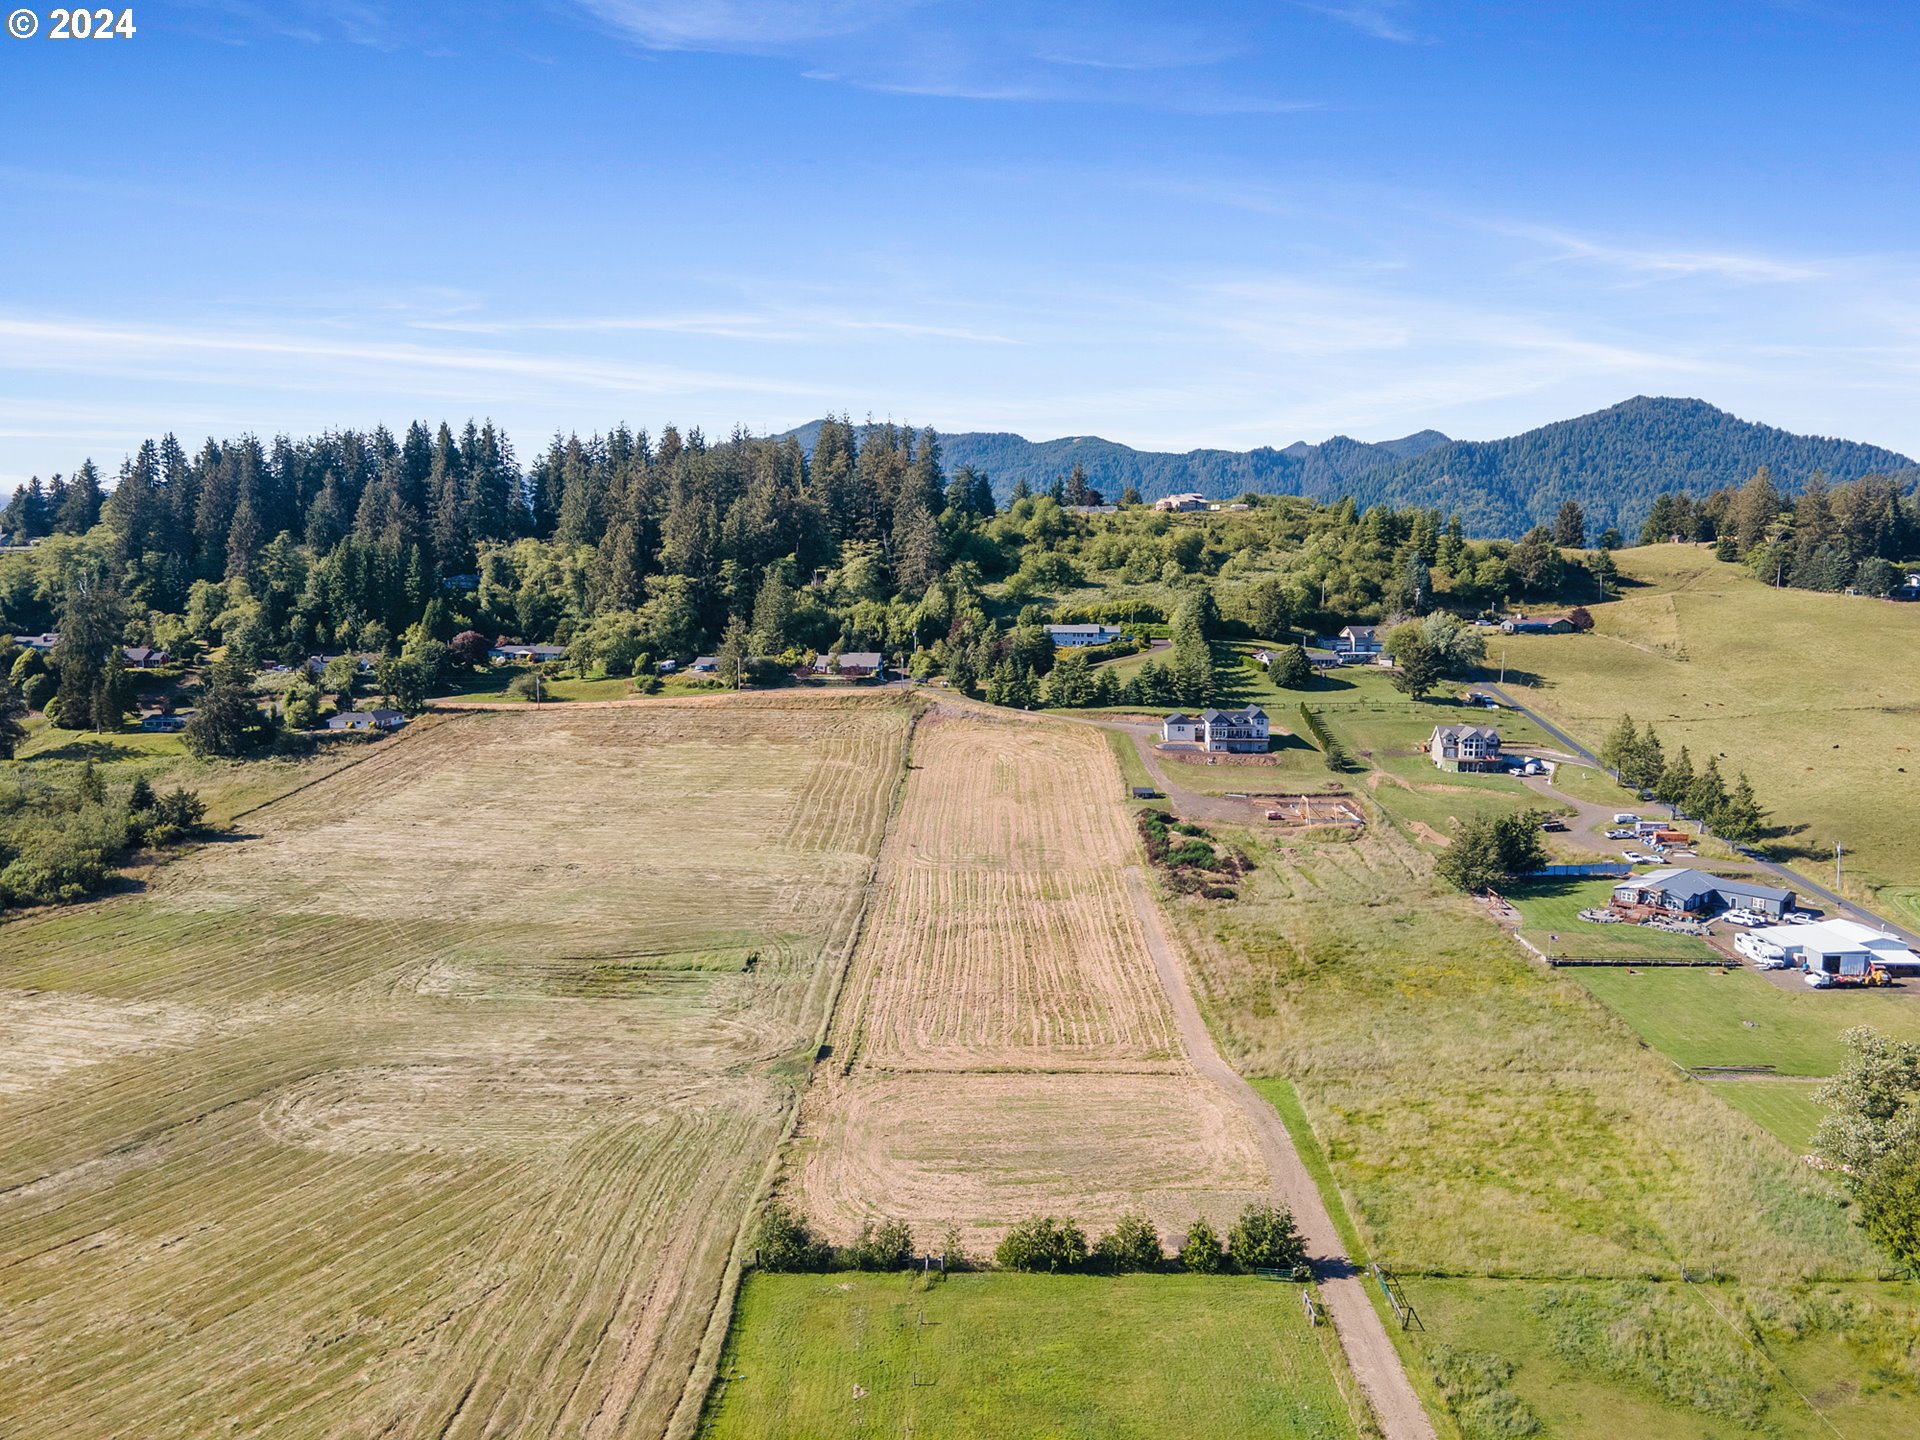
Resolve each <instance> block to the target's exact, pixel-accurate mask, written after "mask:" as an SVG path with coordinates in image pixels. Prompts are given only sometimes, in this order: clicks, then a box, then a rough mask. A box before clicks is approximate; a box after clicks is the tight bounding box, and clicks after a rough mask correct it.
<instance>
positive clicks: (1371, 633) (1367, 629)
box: [1340, 625, 1380, 640]
mask: <svg viewBox="0 0 1920 1440" xmlns="http://www.w3.org/2000/svg"><path fill="white" fill-rule="evenodd" d="M1340 633H1341V634H1342V635H1345V636H1346V637H1347V638H1348V639H1350V640H1372V639H1374V638H1376V637H1377V636H1378V635H1379V634H1380V627H1379V626H1378V625H1348V626H1345V627H1344V628H1343V629H1342V630H1341V631H1340Z"/></svg>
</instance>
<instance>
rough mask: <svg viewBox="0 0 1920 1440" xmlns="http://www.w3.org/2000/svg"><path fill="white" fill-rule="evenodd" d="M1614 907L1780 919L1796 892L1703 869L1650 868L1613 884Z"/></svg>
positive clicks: (1698, 915)
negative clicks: (1747, 914) (1735, 913)
mask: <svg viewBox="0 0 1920 1440" xmlns="http://www.w3.org/2000/svg"><path fill="white" fill-rule="evenodd" d="M1613 908H1614V909H1616V910H1624V911H1628V912H1631V913H1651V914H1658V915H1679V916H1685V917H1687V918H1689V919H1695V920H1703V919H1708V918H1711V917H1712V916H1715V915H1718V914H1719V913H1720V912H1721V911H1722V910H1736V909H1738V910H1752V911H1754V912H1755V913H1756V914H1760V915H1770V916H1773V917H1775V918H1778V917H1779V916H1782V915H1784V914H1786V912H1787V911H1789V910H1791V909H1793V891H1791V890H1781V889H1778V888H1776V887H1774V886H1772V885H1760V884H1756V883H1755V882H1753V881H1751V880H1736V879H1734V878H1732V877H1730V876H1726V875H1709V874H1708V873H1707V872H1706V871H1704V870H1685V869H1677V868H1675V869H1665V870H1649V871H1648V872H1647V873H1646V874H1645V875H1635V876H1632V877H1631V878H1629V879H1626V880H1622V881H1621V882H1620V883H1619V884H1618V885H1616V886H1614V887H1613Z"/></svg>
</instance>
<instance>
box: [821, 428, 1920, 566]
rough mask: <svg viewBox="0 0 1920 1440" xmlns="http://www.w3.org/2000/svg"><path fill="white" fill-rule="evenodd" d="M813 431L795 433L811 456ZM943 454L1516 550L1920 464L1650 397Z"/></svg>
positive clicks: (1000, 474)
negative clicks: (1258, 434) (1565, 416)
mask: <svg viewBox="0 0 1920 1440" xmlns="http://www.w3.org/2000/svg"><path fill="white" fill-rule="evenodd" d="M815 428H816V427H814V426H804V427H802V428H801V429H800V430H798V431H795V432H794V433H795V434H796V435H797V436H798V437H799V438H800V440H801V442H802V444H803V445H807V444H810V443H811V438H812V435H813V433H814V430H815ZM942 444H943V446H944V447H945V450H946V454H947V456H948V459H949V461H950V462H951V463H953V464H955V465H962V464H964V465H971V466H972V467H974V468H975V469H977V470H983V471H986V472H988V473H990V474H992V475H993V476H994V479H995V482H996V484H997V485H998V486H999V487H1000V494H1001V496H1002V497H1003V498H1004V497H1005V495H1006V494H1007V493H1008V491H1009V489H1010V487H1011V486H1013V485H1014V484H1016V483H1017V482H1019V481H1021V480H1025V481H1026V482H1027V483H1028V484H1029V485H1043V484H1045V483H1046V482H1047V480H1048V479H1050V478H1051V477H1052V476H1054V475H1057V474H1060V473H1062V472H1064V471H1066V470H1069V469H1070V468H1072V467H1073V466H1075V465H1079V466H1081V467H1082V468H1083V469H1084V470H1085V472H1086V474H1087V476H1088V479H1089V481H1090V482H1091V484H1092V485H1093V486H1094V487H1095V488H1096V489H1099V490H1101V491H1103V492H1104V493H1106V494H1107V495H1109V496H1114V495H1118V494H1120V493H1121V492H1122V491H1124V490H1125V489H1127V488H1128V487H1132V488H1133V489H1135V490H1137V491H1139V493H1140V494H1141V495H1142V496H1143V497H1144V498H1146V499H1148V500H1152V499H1155V498H1157V497H1159V496H1162V495H1171V494H1176V493H1179V492H1181V491H1188V490H1192V491H1198V492H1200V493H1201V494H1203V495H1208V496H1211V497H1213V498H1216V499H1224V498H1226V497H1228V496H1232V495H1238V494H1240V493H1241V492H1242V491H1248V490H1251V491H1254V492H1257V493H1260V494H1285V495H1304V496H1307V497H1308V498H1310V499H1315V500H1324V501H1333V500H1338V499H1340V498H1341V497H1342V496H1348V495H1350V496H1352V497H1353V498H1354V499H1355V500H1356V501H1357V502H1358V503H1359V504H1360V505H1362V506H1368V505H1376V504H1388V505H1393V506H1395V507H1400V508H1405V507H1422V508H1428V509H1438V510H1441V511H1442V512H1445V513H1449V514H1458V515H1459V516H1460V518H1461V522H1462V524H1464V525H1465V527H1466V530H1467V532H1468V533H1469V534H1471V535H1480V536H1508V537H1517V536H1519V535H1521V534H1523V533H1525V532H1526V531H1527V530H1529V529H1531V528H1532V527H1533V526H1535V525H1539V524H1550V523H1552V520H1553V518H1554V516H1555V515H1556V514H1557V513H1558V511H1559V509H1560V506H1561V505H1562V504H1563V503H1564V502H1566V501H1568V500H1572V501H1574V502H1575V503H1576V504H1578V505H1579V506H1580V507H1581V509H1582V510H1583V511H1584V512H1585V513H1586V515H1587V517H1588V519H1589V520H1590V521H1591V523H1592V524H1593V525H1594V526H1595V527H1596V528H1606V527H1609V526H1617V527H1619V528H1620V529H1621V530H1623V531H1625V532H1627V533H1628V534H1637V533H1638V532H1639V530H1640V527H1641V526H1642V525H1643V524H1644V523H1645V522H1646V517H1647V514H1648V512H1649V510H1650V508H1651V506H1652V504H1653V501H1654V498H1655V497H1656V496H1658V495H1660V494H1662V493H1666V492H1676V493H1683V494H1687V495H1691V496H1694V497H1696V498H1698V497H1701V496H1705V495H1706V494H1708V493H1710V492H1711V491H1713V490H1716V489H1719V488H1721V487H1724V486H1727V485H1737V484H1739V483H1740V482H1741V481H1742V480H1744V479H1746V478H1747V477H1748V476H1749V475H1752V474H1753V473H1754V472H1755V471H1756V470H1758V469H1760V468H1761V467H1762V466H1765V467H1766V468H1767V469H1768V470H1769V471H1770V472H1771V474H1772V475H1773V477H1774V481H1775V483H1776V484H1777V485H1779V486H1781V488H1782V489H1783V490H1785V491H1787V492H1790V493H1791V492H1797V491H1798V490H1799V488H1800V486H1801V485H1802V484H1804V483H1805V482H1806V481H1807V480H1809V479H1810V478H1812V477H1813V476H1814V475H1815V474H1823V475H1825V476H1826V477H1827V479H1828V480H1829V481H1838V480H1850V479H1857V478H1859V477H1861V476H1864V475H1870V474H1886V475H1890V476H1893V477H1894V478H1895V479H1896V481H1898V482H1899V483H1901V484H1902V485H1903V486H1904V487H1905V488H1906V489H1908V490H1911V489H1912V488H1913V487H1914V485H1915V483H1916V482H1917V481H1920V471H1916V469H1915V464H1914V461H1912V460H1910V459H1908V458H1907V457H1906V456H1904V455H1900V454H1897V453H1895V452H1894V451H1891V450H1883V449H1880V448H1879V447H1877V446H1873V445H1859V444H1854V443H1852V442H1850V441H1846V440H1829V439H1822V438H1819V437H1815V436H1806V435H1795V434H1791V433H1790V432H1788V431H1785V430H1778V429H1775V428H1773V427H1772V426H1768V425H1755V424H1751V423H1749V422H1747V421H1744V420H1740V419H1737V418H1735V417H1734V416H1732V415H1729V414H1727V413H1726V412H1725V411H1724V410H1719V409H1716V408H1715V407H1713V406H1712V405H1709V404H1707V403H1705V402H1704V401H1700V400H1679V399H1667V398H1648V397H1646V396H1640V397H1636V398H1635V399H1632V400H1628V401H1626V402H1624V403H1622V404H1619V405H1615V406H1612V407H1611V408H1609V409H1606V410H1601V411H1598V412H1596V413H1594V414H1592V415H1583V416H1580V417H1579V418H1577V419H1572V420H1563V421H1559V422H1557V423H1555V424H1552V425H1546V426H1542V427H1541V428H1540V429H1537V430H1529V431H1527V432H1526V433H1525V434H1521V435H1515V436H1512V437H1509V438H1507V439H1503V440H1485V441H1477V440H1449V439H1448V438H1447V437H1446V436H1445V435H1442V434H1440V433H1439V432H1438V431H1436V430H1423V431H1421V432H1419V433H1418V434H1415V435H1408V436H1406V437H1404V438H1403V439H1399V440H1390V441H1384V442H1380V443H1373V444H1369V443H1366V442H1363V441H1358V440H1350V439H1348V438H1347V437H1345V436H1335V437H1334V438H1333V439H1331V440H1328V441H1326V442H1324V443H1323V444H1319V445H1307V444H1294V445H1289V446H1287V447H1286V448H1285V449H1257V450H1248V451H1232V450H1193V451H1188V452H1186V453H1184V454H1171V453H1166V452H1157V451H1146V450H1134V449H1130V448H1129V447H1127V446H1125V445H1119V444H1116V443H1114V442H1113V441H1110V440H1102V439H1100V438H1099V437H1097V436H1090V435H1089V436H1073V437H1070V438H1067V439H1061V440H1047V441H1037V442H1036V441H1029V440H1024V439H1022V438H1021V437H1020V436H1018V435H1008V434H1004V433H994V432H969V433H961V434H952V435H947V436H944V437H943V438H942Z"/></svg>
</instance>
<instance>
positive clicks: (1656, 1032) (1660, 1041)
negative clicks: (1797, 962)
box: [1561, 969, 1920, 1075]
mask: <svg viewBox="0 0 1920 1440" xmlns="http://www.w3.org/2000/svg"><path fill="white" fill-rule="evenodd" d="M1561 973H1562V974H1564V975H1567V976H1570V977H1572V978H1573V979H1574V980H1576V981H1577V982H1578V983H1579V984H1581V985H1583V986H1585V987H1586V989H1587V990H1589V991H1590V992H1591V993H1592V994H1593V995H1595V996H1596V997H1598V998H1599V999H1600V1000H1601V1001H1603V1002H1604V1003H1605V1004H1606V1005H1607V1007H1608V1008H1609V1009H1611V1010H1613V1011H1614V1012H1615V1013H1616V1014H1618V1015H1619V1016H1620V1018H1621V1019H1623V1020H1625V1021H1626V1022H1627V1024H1628V1025H1630V1026H1632V1027H1633V1030H1634V1032H1635V1033H1636V1034H1637V1035H1639V1036H1640V1038H1641V1039H1643V1040H1645V1041H1646V1042H1647V1044H1649V1045H1651V1046H1652V1047H1653V1048H1654V1049H1656V1050H1658V1051H1659V1052H1660V1053H1661V1054H1663V1055H1665V1056H1667V1057H1668V1058H1669V1059H1671V1060H1672V1061H1673V1062H1674V1063H1675V1064H1677V1065H1682V1066H1685V1067H1686V1068H1688V1069H1690V1070H1691V1069H1698V1068H1701V1067H1705V1066H1753V1067H1756V1068H1758V1067H1762V1066H1770V1067H1772V1069H1773V1071H1774V1072H1775V1073H1776V1074H1780V1075H1831V1074H1833V1073H1834V1072H1835V1071H1836V1070H1837V1069H1839V1067H1840V1064H1841V1061H1842V1060H1843V1058H1844V1056H1845V1051H1846V1047H1845V1046H1844V1045H1843V1044H1842V1043H1841V1039H1840V1037H1841V1036H1842V1035H1843V1034H1844V1033H1845V1032H1846V1031H1847V1030H1849V1029H1851V1028H1852V1027H1854V1026H1856V1025H1870V1026H1872V1027H1873V1028H1874V1029H1876V1030H1878V1031H1879V1032H1880V1033H1881V1034H1883V1035H1889V1036H1894V1037H1897V1038H1900V1039H1904V1040H1920V988H1917V987H1915V986H1914V985H1913V984H1912V983H1911V982H1910V983H1909V984H1907V985H1904V986H1899V987H1895V988H1892V989H1886V990H1814V989H1810V988H1808V987H1807V986H1805V985H1802V984H1800V983H1799V981H1798V979H1797V977H1795V978H1793V979H1791V980H1789V981H1788V983H1786V984H1779V983H1776V981H1775V980H1774V979H1773V978H1770V977H1768V976H1766V975H1762V974H1760V973H1759V972H1757V971H1753V970H1747V969H1739V970H1728V971H1727V972H1725V973H1724V974H1722V973H1721V972H1719V971H1716V970H1639V971H1635V972H1633V973H1628V972H1627V971H1625V970H1615V969H1605V970H1601V969H1594V970H1587V969H1570V970H1565V971H1562V972H1561Z"/></svg>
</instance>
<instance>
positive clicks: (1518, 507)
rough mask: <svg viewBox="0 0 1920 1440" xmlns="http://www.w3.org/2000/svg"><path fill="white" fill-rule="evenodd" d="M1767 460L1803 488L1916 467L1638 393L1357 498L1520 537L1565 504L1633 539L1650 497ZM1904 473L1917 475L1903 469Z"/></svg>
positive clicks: (1777, 478) (1422, 467) (1454, 451)
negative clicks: (1440, 513)
mask: <svg viewBox="0 0 1920 1440" xmlns="http://www.w3.org/2000/svg"><path fill="white" fill-rule="evenodd" d="M1762 467H1765V468H1766V469H1767V470H1769V471H1771V472H1772V475H1773V479H1774V482H1775V483H1776V484H1778V485H1780V486H1781V487H1782V488H1783V489H1785V490H1786V491H1787V492H1789V493H1798V491H1799V490H1800V489H1801V488H1802V487H1803V486H1804V485H1805V484H1806V482H1807V480H1808V479H1809V478H1810V477H1811V476H1812V475H1814V474H1815V473H1816V472H1824V473H1825V474H1826V476H1827V478H1828V479H1829V480H1854V479H1858V478H1859V477H1860V476H1863V475H1873V474H1898V473H1901V472H1911V471H1913V470H1914V462H1913V461H1912V460H1910V459H1908V458H1907V457H1906V456H1905V455H1901V454H1897V453H1896V452H1894V451H1892V450H1882V449H1881V448H1879V447H1878V446H1876V445H1860V444H1856V443H1855V442H1853V441H1851V440H1831V439H1827V438H1824V437H1821V436H1813V435H1795V434H1793V433H1791V432H1790V431H1786V430H1776V429H1775V428H1774V427H1773V426H1771V425H1756V424H1754V423H1752V422H1751V421H1747V420H1740V419H1737V418H1736V417H1734V416H1732V415H1729V414H1728V413H1727V412H1726V411H1724V410H1719V409H1716V408H1714V407H1713V406H1712V405H1709V404H1707V403H1706V402H1705V401H1702V400H1677V399H1668V398H1657V399H1656V398H1648V397H1647V396H1644V395H1642V396H1636V397H1635V398H1634V399H1632V400H1628V401H1626V402H1624V403H1623V404H1619V405H1615V406H1613V407H1612V408H1610V409H1607V410H1601V411H1599V412H1597V413H1595V414H1592V415H1582V416H1580V417H1579V418H1578V419H1575V420H1561V421H1557V422H1556V423H1554V424H1552V425H1543V426H1541V427H1540V428H1539V429H1538V430H1529V431H1527V432H1526V433H1525V434H1523V435H1515V436H1512V437H1510V438H1508V439H1505V440H1484V441H1476V440H1455V441H1453V442H1452V443H1450V444H1447V445H1441V446H1438V447H1436V448H1434V449H1432V450H1429V451H1427V452H1426V453H1425V454H1423V455H1419V456H1416V457H1414V458H1413V459H1410V460H1405V461H1402V462H1400V463H1399V464H1397V465H1394V466H1392V467H1389V468H1387V469H1384V470H1380V471H1376V472H1374V473H1372V474H1369V475H1367V476H1365V477H1364V478H1363V481H1362V484H1361V487H1360V489H1359V490H1358V491H1356V494H1355V498H1356V499H1358V500H1360V501H1361V502H1362V503H1363V504H1371V503H1374V502H1377V501H1387V502H1389V503H1392V504H1401V505H1404V504H1411V503H1414V498H1413V497H1416V496H1417V497H1418V503H1419V504H1421V505H1426V506H1433V507H1436V508H1438V509H1441V510H1445V511H1447V512H1449V513H1452V512H1454V511H1458V512H1459V514H1460V518H1461V520H1462V521H1463V522H1464V523H1465V525H1466V528H1467V532H1468V533H1469V534H1473V535H1517V534H1519V533H1520V532H1521V531H1523V530H1526V529H1527V528H1528V527H1529V526H1532V525H1541V524H1549V523H1551V522H1552V520H1553V517H1554V514H1555V513H1556V512H1557V511H1558V510H1559V508H1560V505H1561V503H1562V502H1563V501H1566V500H1573V501H1576V502H1578V503H1579V505H1580V508H1581V509H1582V510H1583V511H1584V512H1585V513H1586V517H1587V524H1588V525H1589V526H1590V527H1591V528H1593V529H1595V530H1600V529H1604V528H1606V527H1608V526H1618V527H1619V528H1620V529H1621V530H1623V531H1625V532H1626V533H1627V534H1629V535H1631V534H1634V533H1636V532H1637V531H1638V530H1639V528H1640V526H1641V525H1642V524H1643V523H1644V522H1645V520H1646V517H1647V513H1648V511H1649V510H1651V509H1652V507H1653V502H1654V499H1655V497H1656V496H1659V495H1661V494H1666V493H1673V494H1685V495H1694V496H1703V495H1706V494H1709V493H1711V492H1712V491H1714V490H1718V489H1721V488H1723V487H1725V486H1729V485H1738V484H1740V483H1741V482H1742V481H1744V480H1745V479H1747V478H1748V477H1749V476H1751V475H1753V474H1754V473H1755V472H1756V471H1758V470H1760V469H1761V468H1762ZM1909 478H1912V477H1911V476H1909Z"/></svg>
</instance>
